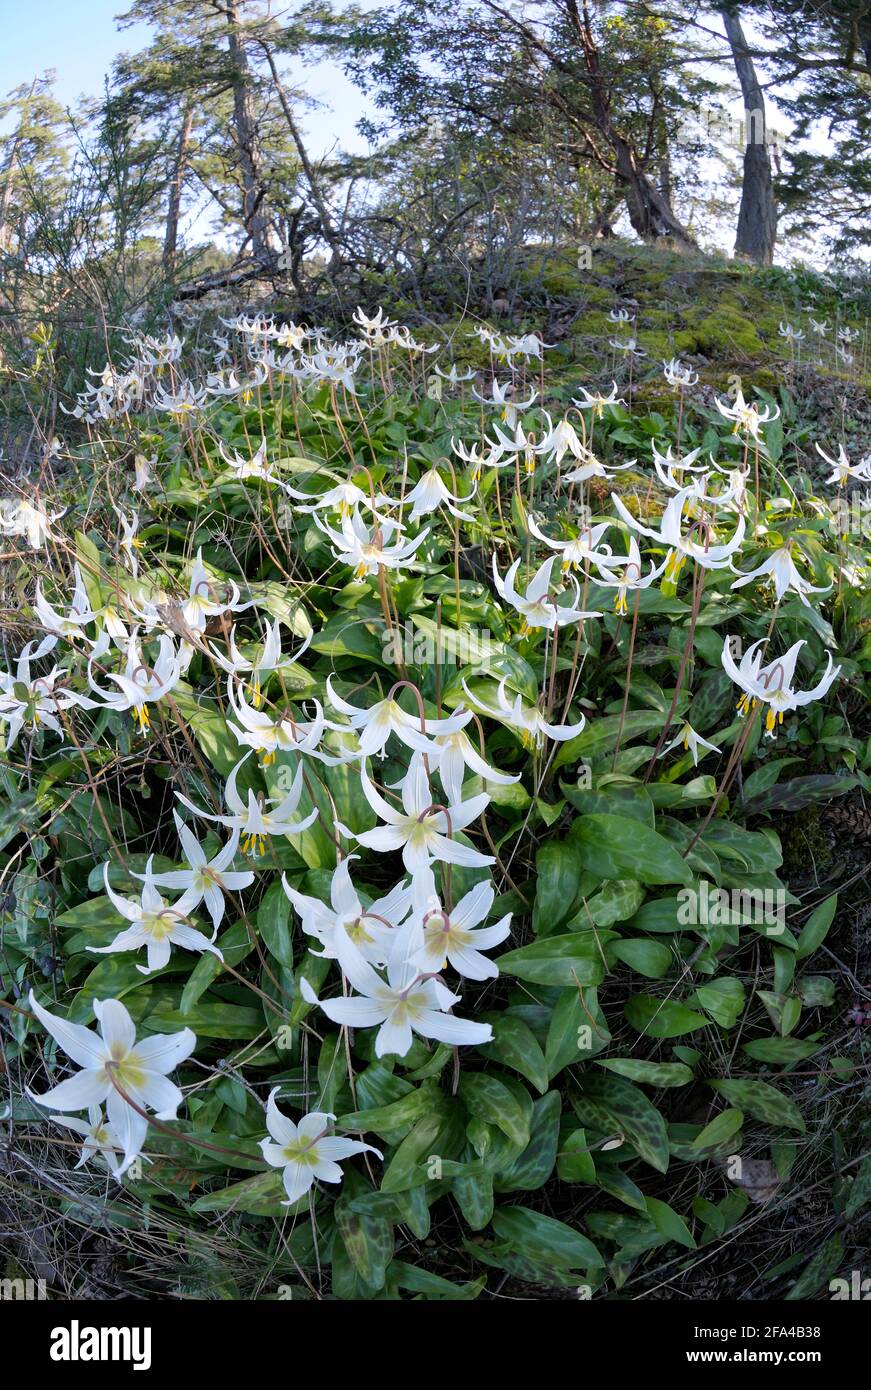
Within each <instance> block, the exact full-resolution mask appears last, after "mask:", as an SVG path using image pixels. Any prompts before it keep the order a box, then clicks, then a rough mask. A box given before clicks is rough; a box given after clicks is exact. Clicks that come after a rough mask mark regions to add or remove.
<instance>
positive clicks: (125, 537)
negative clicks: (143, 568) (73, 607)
mask: <svg viewBox="0 0 871 1390" xmlns="http://www.w3.org/2000/svg"><path fill="white" fill-rule="evenodd" d="M112 510H113V511H114V513H115V515H116V516H117V518H118V520H119V522H120V523H121V539H120V541H119V542H118V549H119V550H120V551H121V553H122V555H123V557H124V563H125V564H126V566H127V568H128V569H129V570H130V572H131V574H132V575H133V578H134V579H135V578H136V577H137V575H138V574H139V560H138V558H137V555H136V552H137V550H141V549H142V542H141V541H140V540H138V539H137V536H136V532H137V531H138V530H139V513H138V512H134V513H133V516H132V518H131V517H128V516H127V515H126V514H125V513H124V512H122V510H121V508H120V507H113V508H112ZM73 602H75V600H73Z"/></svg>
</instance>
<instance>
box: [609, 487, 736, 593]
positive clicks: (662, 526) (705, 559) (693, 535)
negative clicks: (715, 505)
mask: <svg viewBox="0 0 871 1390" xmlns="http://www.w3.org/2000/svg"><path fill="white" fill-rule="evenodd" d="M692 496H693V487H692V486H690V487H685V488H681V490H680V492H676V493H675V495H674V497H672V498H671V500H670V501H669V503H668V506H667V507H666V509H665V511H664V512H663V514H662V517H661V518H660V522H659V529H658V530H654V529H653V528H652V527H650V526H644V525H642V523H641V522H640V521H636V519H635V517H634V516H633V515H632V513H631V512H630V511H628V510H627V508H626V507H624V505H623V503H622V502H621V500H620V498H619V497H618V496H617V494H616V493H614V492H612V493H611V501H612V502H613V503H614V506H615V507H616V508H617V511H618V513H619V514H620V516H621V517H622V519H623V520H624V521H625V522H626V525H627V526H631V527H632V529H633V530H634V531H639V532H640V533H641V535H642V536H650V538H651V539H652V540H655V541H657V542H658V543H659V544H660V545H662V546H665V547H666V548H667V549H668V551H669V555H668V561H667V564H666V568H665V577H666V579H668V580H672V581H676V580H677V577H678V575H679V574H680V571H681V569H682V567H683V565H684V563H685V561H686V560H687V558H689V559H692V560H695V562H696V564H697V565H701V566H702V568H703V569H723V567H724V566H725V565H728V563H729V560H730V558H731V556H732V555H734V554H735V551H736V550H737V549H738V548H739V546H740V544H741V542H742V540H743V539H744V518H743V516H739V518H738V524H737V526H736V527H735V532H734V534H733V536H732V539H731V540H730V541H728V542H726V543H725V544H724V545H712V544H711V529H712V528H711V527H710V526H708V525H706V524H705V523H703V522H702V523H699V522H694V523H693V525H692V526H691V527H690V529H689V531H688V532H687V533H686V535H684V534H683V531H682V529H681V522H682V520H683V511H684V505H685V504H686V502H687V501H688V500H689V499H691V498H692Z"/></svg>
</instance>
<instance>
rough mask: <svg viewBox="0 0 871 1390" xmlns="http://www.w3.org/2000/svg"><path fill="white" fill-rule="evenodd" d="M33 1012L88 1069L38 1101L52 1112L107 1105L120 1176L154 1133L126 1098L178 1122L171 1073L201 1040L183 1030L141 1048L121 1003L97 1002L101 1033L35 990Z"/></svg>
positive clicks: (179, 1098) (158, 1037) (73, 1058)
mask: <svg viewBox="0 0 871 1390" xmlns="http://www.w3.org/2000/svg"><path fill="white" fill-rule="evenodd" d="M30 1007H31V1009H32V1010H33V1012H34V1014H35V1015H36V1017H37V1018H38V1019H39V1021H40V1023H41V1024H42V1025H43V1027H44V1028H45V1030H46V1031H47V1032H48V1033H50V1034H51V1036H52V1037H53V1038H54V1040H55V1042H56V1043H58V1044H59V1046H60V1047H62V1048H63V1050H64V1052H65V1053H66V1054H67V1056H68V1057H69V1058H70V1059H71V1061H73V1062H75V1064H76V1066H78V1067H81V1068H82V1070H81V1071H80V1072H79V1073H78V1074H77V1075H76V1076H71V1077H69V1079H68V1080H66V1081H61V1082H60V1083H59V1084H58V1085H57V1086H53V1087H52V1089H51V1090H50V1091H47V1092H46V1094H45V1095H44V1096H34V1097H33V1099H34V1100H35V1101H37V1102H38V1103H39V1104H40V1105H46V1106H48V1107H49V1109H51V1110H63V1111H67V1110H85V1109H87V1108H88V1107H90V1106H92V1105H102V1104H103V1103H105V1105H106V1112H107V1115H108V1118H109V1124H110V1125H111V1128H112V1132H113V1134H114V1135H115V1137H116V1138H117V1140H118V1145H119V1147H120V1149H121V1150H122V1152H123V1161H122V1162H121V1164H120V1165H119V1168H118V1176H119V1177H120V1175H121V1174H122V1173H124V1172H125V1171H126V1169H127V1168H128V1167H129V1166H130V1164H131V1163H132V1162H133V1160H134V1158H136V1156H137V1154H138V1153H139V1151H140V1149H141V1148H142V1145H143V1143H144V1141H145V1134H146V1130H147V1129H148V1120H147V1119H146V1117H145V1116H144V1115H140V1114H139V1110H134V1108H133V1106H132V1105H130V1104H128V1101H127V1099H125V1096H127V1097H129V1098H130V1100H131V1101H133V1102H134V1103H135V1104H136V1105H137V1106H138V1107H139V1109H140V1110H146V1109H148V1110H153V1111H154V1112H155V1114H156V1116H157V1118H158V1119H159V1120H174V1119H175V1117H176V1112H177V1110H178V1107H179V1106H180V1105H181V1103H182V1100H183V1096H182V1093H181V1091H180V1090H179V1089H178V1087H177V1086H174V1085H173V1083H172V1082H171V1081H170V1080H169V1079H168V1077H167V1073H168V1072H171V1071H172V1070H173V1069H174V1068H175V1067H177V1066H178V1065H179V1063H180V1062H183V1061H184V1060H185V1058H186V1057H189V1056H190V1055H191V1053H192V1052H193V1050H194V1048H195V1047H196V1042H197V1039H196V1035H195V1034H194V1033H192V1032H191V1030H190V1028H183V1029H182V1030H181V1032H179V1033H158V1034H156V1035H155V1036H154V1037H151V1038H144V1039H143V1040H142V1042H140V1043H137V1041H136V1029H135V1027H134V1025H133V1020H132V1019H131V1017H130V1015H129V1013H128V1012H127V1010H126V1009H125V1007H124V1005H123V1004H122V1003H121V1001H120V1000H119V999H103V1000H100V999H95V1000H94V1013H95V1014H96V1016H97V1022H98V1025H99V1028H100V1033H99V1034H97V1033H94V1032H92V1031H91V1029H90V1028H85V1027H83V1026H82V1024H80V1023H70V1022H68V1021H67V1020H66V1019H63V1018H59V1017H58V1016H57V1014H51V1013H49V1011H48V1009H44V1008H43V1007H42V1005H41V1004H40V1003H38V1001H37V999H36V997H35V996H34V993H33V990H31V991H30ZM122 1092H124V1095H122Z"/></svg>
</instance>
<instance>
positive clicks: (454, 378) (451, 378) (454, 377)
mask: <svg viewBox="0 0 871 1390" xmlns="http://www.w3.org/2000/svg"><path fill="white" fill-rule="evenodd" d="M435 370H436V376H440V377H441V378H442V380H443V381H447V382H449V383H450V385H451V386H460V385H461V384H462V383H463V382H464V381H471V380H472V378H473V377H474V375H475V373H474V372H473V371H472V370H471V368H470V369H469V371H467V372H463V373H460V372H459V371H458V370H457V365H456V363H455V362H452V363H451V369H450V371H448V372H443V371H442V369H441V367H439V366H436V369H435Z"/></svg>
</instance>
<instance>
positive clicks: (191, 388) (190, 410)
mask: <svg viewBox="0 0 871 1390" xmlns="http://www.w3.org/2000/svg"><path fill="white" fill-rule="evenodd" d="M151 403H152V405H153V406H154V409H155V410H161V411H164V412H165V413H166V414H168V415H172V416H173V417H174V419H176V420H186V419H190V417H191V416H192V415H197V414H198V413H199V412H200V411H201V410H202V409H203V408H204V406H206V405H208V403H209V393H208V391H207V390H206V388H205V386H196V385H195V384H194V383H193V382H192V381H180V382H179V383H178V384H177V386H176V387H175V390H173V391H167V390H166V388H165V387H164V386H163V385H158V387H157V389H156V390H155V392H154V396H153V398H152V402H151Z"/></svg>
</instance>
